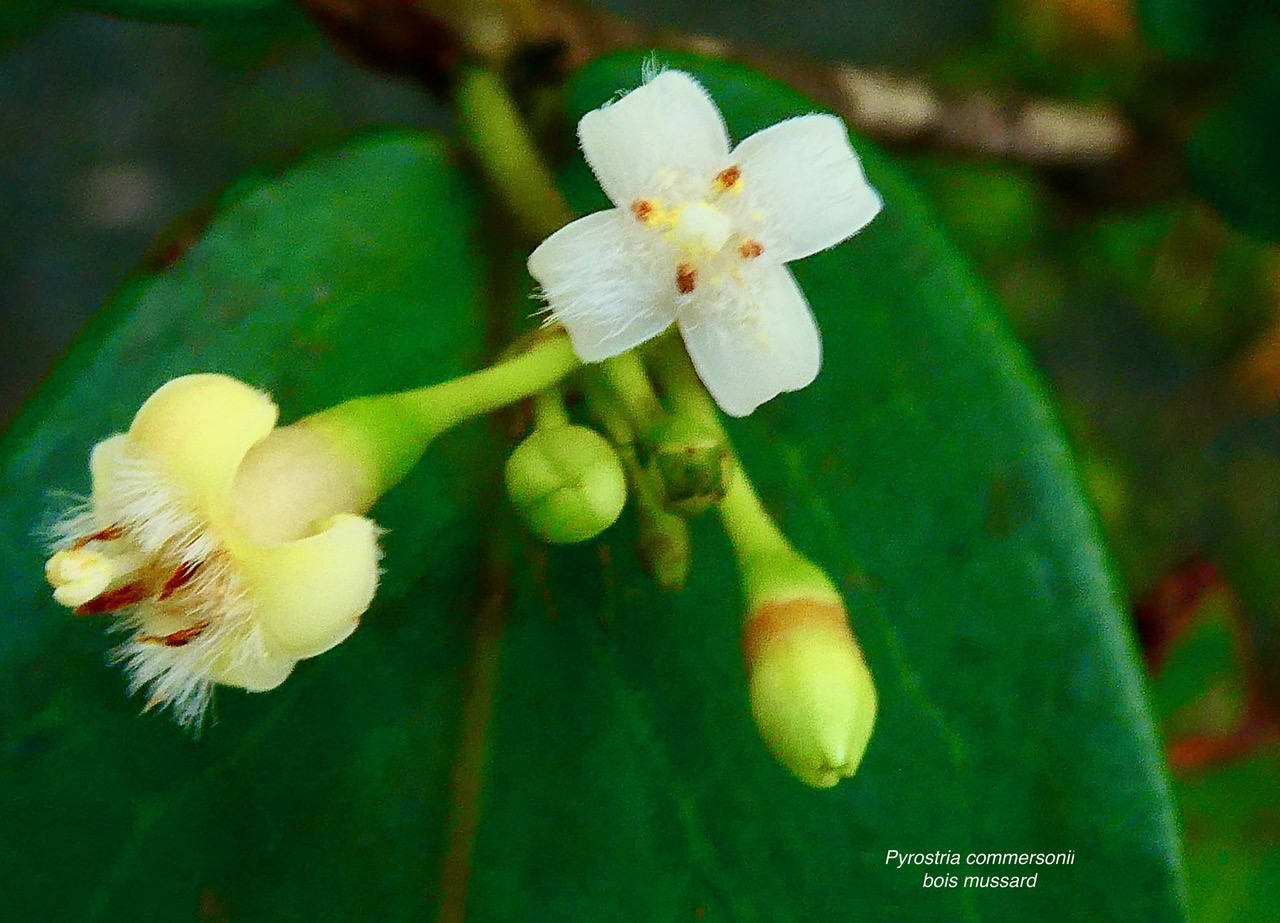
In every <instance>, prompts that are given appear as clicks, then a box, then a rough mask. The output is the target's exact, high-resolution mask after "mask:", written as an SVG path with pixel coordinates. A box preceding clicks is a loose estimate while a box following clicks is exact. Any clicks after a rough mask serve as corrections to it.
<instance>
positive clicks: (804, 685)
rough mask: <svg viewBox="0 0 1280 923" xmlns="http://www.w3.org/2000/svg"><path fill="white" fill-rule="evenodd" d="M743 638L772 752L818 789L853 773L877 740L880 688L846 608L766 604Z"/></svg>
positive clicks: (807, 601)
mask: <svg viewBox="0 0 1280 923" xmlns="http://www.w3.org/2000/svg"><path fill="white" fill-rule="evenodd" d="M742 644H743V650H744V652H745V654H746V660H747V674H748V677H749V680H750V689H751V713H752V715H753V717H754V718H755V721H756V726H757V727H758V728H759V729H760V736H761V737H763V738H764V741H765V744H766V745H768V747H769V749H770V750H771V751H772V752H773V755H774V756H775V757H777V759H778V761H779V762H780V763H782V765H783V766H785V767H786V768H787V769H789V770H790V771H791V772H792V773H793V774H794V775H795V776H796V777H797V778H799V779H800V781H802V782H804V783H806V784H808V785H812V786H814V787H815V788H830V787H831V786H833V785H835V784H836V783H837V782H839V781H840V780H841V779H844V778H848V777H849V776H852V775H853V774H854V773H855V772H856V771H857V769H858V765H859V764H860V763H861V762H862V757H863V754H864V753H865V752H866V749H867V744H868V742H869V741H870V739H871V729H872V727H873V726H874V724H875V719H876V690H875V686H874V685H873V683H872V680H871V672H870V671H869V670H868V669H867V665H866V662H865V661H864V660H863V658H862V652H861V650H859V648H858V644H857V642H856V641H855V640H854V637H853V632H852V631H851V630H850V629H849V621H848V617H847V616H846V614H845V610H844V606H843V605H840V604H835V603H832V602H830V601H829V600H820V599H811V598H798V599H790V600H787V601H785V602H772V603H768V604H766V605H763V606H761V607H759V608H758V609H756V610H755V611H754V612H752V613H751V614H750V616H748V618H747V623H746V626H745V628H744V630H743V636H742Z"/></svg>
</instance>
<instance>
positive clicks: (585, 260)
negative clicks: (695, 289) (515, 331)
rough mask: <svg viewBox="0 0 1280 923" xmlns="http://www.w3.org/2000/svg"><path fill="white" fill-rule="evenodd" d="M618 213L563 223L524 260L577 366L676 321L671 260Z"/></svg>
mask: <svg viewBox="0 0 1280 923" xmlns="http://www.w3.org/2000/svg"><path fill="white" fill-rule="evenodd" d="M666 246H667V245H666V243H665V242H664V241H663V240H662V239H661V238H660V237H658V236H657V235H655V234H651V233H648V232H646V230H645V229H644V228H643V227H642V226H640V224H639V223H638V222H637V221H636V220H635V219H634V218H633V217H632V216H631V215H630V214H629V213H624V212H623V211H622V210H620V209H610V210H609V211H606V212H596V213H595V214H594V215H587V217H585V218H579V219H578V220H577V221H575V222H573V223H572V224H569V225H566V226H565V227H563V228H561V229H560V230H558V231H556V232H555V233H554V234H552V235H551V236H550V237H548V238H547V239H546V240H544V241H543V242H542V243H541V244H540V245H539V246H538V249H536V250H534V251H533V253H532V255H530V257H529V273H530V274H531V275H532V276H533V277H534V278H535V279H537V280H538V284H539V285H540V286H541V287H542V296H543V297H544V298H545V299H546V301H547V304H548V305H549V307H550V308H551V313H552V315H553V316H554V317H555V319H556V320H558V321H560V323H562V324H564V327H565V329H566V330H568V331H569V339H570V340H572V341H573V349H574V351H575V352H576V353H577V354H578V357H579V358H580V359H582V361H583V362H599V361H600V360H601V359H608V358H609V357H610V356H616V355H618V354H620V353H624V352H626V351H627V350H628V349H631V348H632V347H633V346H636V345H638V344H640V343H643V342H644V341H645V340H649V339H652V338H653V337H655V336H657V335H658V334H659V333H661V332H662V331H663V330H665V329H667V327H669V326H670V325H671V322H672V321H674V320H675V294H676V292H675V281H674V272H675V269H674V267H675V262H676V261H675V259H674V258H673V257H671V256H670V254H668V253H666Z"/></svg>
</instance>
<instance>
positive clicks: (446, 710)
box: [0, 135, 482, 921]
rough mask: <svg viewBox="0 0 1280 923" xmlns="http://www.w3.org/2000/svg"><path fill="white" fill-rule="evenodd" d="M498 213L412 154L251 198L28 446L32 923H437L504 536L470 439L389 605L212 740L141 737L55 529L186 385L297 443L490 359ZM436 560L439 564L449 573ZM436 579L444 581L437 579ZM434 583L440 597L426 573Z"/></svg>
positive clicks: (459, 444)
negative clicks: (270, 421)
mask: <svg viewBox="0 0 1280 923" xmlns="http://www.w3.org/2000/svg"><path fill="white" fill-rule="evenodd" d="M475 215H476V208H475V202H474V201H473V197H472V195H471V193H470V192H469V191H468V188H467V186H466V185H465V184H464V183H463V182H462V181H461V180H460V179H459V178H458V174H457V172H456V169H455V167H454V166H453V165H452V164H451V162H450V157H449V155H448V154H447V153H446V152H445V150H444V147H443V146H442V145H441V144H440V143H439V142H437V141H434V140H431V139H426V138H422V137H416V136H407V135H406V136H396V135H393V136H385V137H381V138H378V139H374V140H370V141H366V142H363V143H361V144H359V145H356V146H352V147H349V148H346V149H344V150H340V151H337V152H335V153H333V154H329V155H325V156H321V157H317V158H315V159H313V160H311V161H310V162H308V163H306V164H304V165H303V166H300V167H298V168H296V169H294V170H293V171H291V172H289V173H287V174H285V175H284V176H282V177H280V178H279V179H276V180H271V181H268V182H265V183H261V184H260V185H258V186H257V187H256V188H252V189H249V190H244V189H241V190H239V191H236V192H234V193H232V194H230V197H229V199H228V200H227V201H225V202H223V203H221V205H220V206H219V208H218V209H217V217H216V218H215V219H214V221H213V222H212V224H211V225H210V226H209V227H208V228H207V230H205V231H204V233H203V235H202V236H201V237H200V239H199V241H198V242H197V243H196V244H195V245H194V246H193V247H192V248H191V249H190V250H189V251H188V252H187V253H186V254H185V255H184V256H182V257H181V258H180V259H179V260H178V261H177V262H176V263H175V264H174V265H172V266H171V267H170V268H168V269H167V270H165V271H164V272H163V273H161V274H159V275H155V276H145V277H142V278H139V279H138V280H136V281H135V282H134V283H133V284H131V285H130V286H129V287H128V288H127V289H126V290H125V291H124V292H123V293H122V294H121V295H120V296H119V298H118V299H117V300H116V301H115V303H114V304H113V305H111V306H110V307H108V308H107V309H106V312H105V314H104V316H103V317H102V318H100V319H99V320H98V321H97V322H96V323H95V324H94V325H93V326H92V327H91V329H89V330H88V331H87V332H86V333H85V334H84V335H83V337H82V338H81V341H80V343H79V344H78V345H77V346H76V348H75V349H74V350H73V352H72V354H71V355H70V356H69V357H68V359H67V360H66V361H65V362H64V363H63V365H62V366H61V367H60V368H59V369H58V370H57V372H56V373H55V374H54V376H53V377H52V378H51V380H50V381H49V382H48V383H47V384H46V386H45V387H44V389H43V390H42V391H41V393H40V395H39V396H38V398H37V400H36V401H35V402H34V403H33V404H32V405H31V406H30V407H29V408H28V410H27V411H26V413H25V414H24V416H23V417H21V418H20V419H19V421H18V423H17V424H16V425H15V426H14V428H13V429H12V430H11V431H10V433H9V434H8V435H7V437H6V438H5V440H4V442H3V445H2V447H0V510H2V513H3V515H2V519H0V574H2V575H3V591H0V600H2V602H0V611H3V613H4V617H3V619H0V855H2V856H3V857H4V858H3V859H2V860H0V893H2V894H3V895H4V897H3V899H2V902H0V903H2V905H3V913H2V914H0V915H3V916H4V917H5V918H6V919H13V920H63V919H77V920H78V919H103V920H139V921H141V920H155V921H171V920H184V919H193V918H195V917H196V916H197V914H198V913H199V914H203V916H202V917H201V918H202V919H210V920H213V919H235V920H242V919H252V920H289V919H318V918H323V919H341V920H355V919H361V918H370V917H367V916H366V912H367V911H368V908H372V907H376V908H379V909H378V910H377V912H376V913H375V914H374V915H373V918H380V919H412V918H416V917H418V916H420V915H421V914H422V913H423V907H424V905H425V904H426V903H427V898H426V896H425V892H426V888H427V887H428V886H427V885H424V884H423V882H424V881H426V882H430V881H431V880H433V878H434V877H435V876H436V874H437V873H436V871H435V869H436V865H437V863H438V856H439V855H440V843H441V842H442V839H443V833H442V829H443V827H442V825H443V819H444V799H443V798H442V797H441V792H442V791H443V790H444V788H445V786H446V783H447V778H448V772H449V764H450V760H451V755H450V753H451V740H452V735H453V734H454V730H455V727H456V720H455V717H454V716H455V715H456V704H457V700H458V688H457V687H458V683H459V675H458V669H457V665H458V664H459V663H460V662H461V660H462V659H463V657H464V653H465V650H466V648H467V634H466V620H465V618H464V617H463V615H464V613H465V612H466V610H467V606H468V602H469V597H470V594H471V593H472V580H473V569H472V568H471V567H469V566H468V564H467V561H468V560H470V559H471V558H472V557H474V549H473V547H472V545H473V544H474V542H475V536H476V533H477V528H476V522H477V518H478V517H477V515H476V513H475V511H474V510H473V509H472V506H473V501H472V500H471V499H470V497H471V496H472V495H473V491H472V489H471V485H472V484H473V483H474V479H472V478H469V477H465V476H464V475H463V474H461V472H463V471H465V470H467V466H466V464H464V459H466V460H468V462H469V460H470V459H472V458H473V457H474V455H475V451H476V447H475V446H474V445H471V444H469V443H467V442H466V441H465V437H464V438H463V439H459V438H458V437H456V436H450V437H446V438H445V439H444V440H442V442H441V443H440V444H439V445H438V446H437V451H434V452H433V453H432V456H431V458H430V459H428V462H427V463H426V464H425V465H424V466H423V468H422V470H420V471H418V472H417V473H416V474H415V475H414V476H413V477H411V478H410V480H409V481H408V482H407V483H406V484H405V485H403V486H402V488H401V489H400V491H398V492H397V493H396V494H395V495H393V496H392V497H391V498H389V499H388V501H387V502H385V503H383V504H382V505H380V507H379V509H378V512H377V514H376V515H377V518H378V520H379V522H380V523H381V524H382V525H384V526H386V527H387V528H389V529H390V530H391V531H390V534H391V535H394V536H395V538H394V539H391V540H388V541H387V543H386V548H387V558H386V561H385V566H386V568H387V572H388V573H387V576H386V579H385V580H384V583H383V587H382V589H381V592H380V600H379V603H378V605H377V606H375V609H374V610H373V612H371V613H370V615H369V616H367V620H366V623H365V625H364V627H362V629H361V630H360V631H359V632H357V633H356V636H355V637H353V638H352V639H351V641H350V642H349V643H347V644H344V645H342V647H341V648H340V649H339V650H337V651H334V652H333V654H332V656H326V657H324V658H322V659H320V660H318V661H312V662H308V663H305V664H302V665H300V667H299V668H298V671H297V672H296V673H295V676H294V677H292V678H291V679H290V680H289V682H288V683H287V684H286V685H285V687H283V689H282V690H281V691H280V692H278V693H273V694H270V695H256V696H254V695H246V694H242V693H237V692H224V693H223V694H221V695H220V696H219V700H218V703H217V705H218V709H217V719H218V720H217V721H216V723H215V724H214V725H213V726H212V727H210V728H208V729H207V730H206V731H205V733H204V735H203V737H202V739H200V740H199V741H195V740H192V739H190V737H189V735H185V734H183V733H181V732H179V731H178V729H177V728H176V727H175V726H174V725H173V724H172V723H171V722H170V721H169V720H168V719H167V718H166V717H163V716H158V715H153V716H149V717H139V716H138V710H139V703H138V702H137V701H133V702H130V701H127V700H126V699H125V698H124V695H123V691H124V690H123V685H124V684H123V678H122V677H121V676H120V675H119V671H117V670H115V669H111V668H108V667H107V666H106V665H105V664H104V657H105V655H106V653H107V651H108V650H109V648H110V647H111V646H112V645H113V643H114V642H113V641H112V640H111V639H110V638H107V637H104V636H103V633H102V631H101V630H100V626H99V625H97V624H95V623H92V622H84V621H81V620H75V619H72V618H70V617H68V614H67V612H66V610H62V609H60V608H59V607H57V606H54V605H52V604H51V602H50V601H49V599H48V598H47V588H45V587H42V586H41V576H40V574H41V564H40V559H41V557H42V554H41V550H42V548H41V544H42V543H41V539H40V537H39V526H40V523H41V521H42V520H43V519H45V518H47V516H48V515H49V513H50V512H51V511H55V510H56V509H57V508H58V507H60V506H63V505H65V503H66V502H67V501H66V499H65V498H63V497H59V496H58V495H57V494H56V493H54V491H56V490H59V489H64V490H71V491H83V490H86V489H87V487H88V482H87V471H86V468H85V461H86V458H87V453H88V451H89V448H90V446H91V445H92V444H93V442H94V441H96V440H98V439H100V438H103V437H104V436H106V435H108V434H109V433H111V432H112V431H118V430H120V429H122V428H124V427H126V426H127V425H128V423H129V420H130V419H131V417H132V414H133V412H134V411H135V410H136V408H137V406H138V405H139V403H140V401H141V400H142V399H143V398H144V397H145V396H146V395H147V394H148V393H150V391H151V390H153V389H154V388H155V387H156V386H158V385H159V384H160V383H161V382H163V381H164V380H165V379H167V378H169V377H171V376H175V375H179V374H183V373H187V372H192V371H200V370H205V371H209V370H217V371H223V372H227V373H230V374H233V375H237V376H239V377H242V378H243V379H245V380H247V381H249V382H251V383H253V384H255V385H258V386H262V387H264V388H267V389H269V390H270V391H272V392H273V393H274V395H275V396H276V398H277V400H278V402H279V403H280V405H281V408H282V411H283V414H284V417H285V419H292V418H296V417H297V416H298V415H301V414H304V413H307V412H310V411H313V410H316V409H319V408H321V407H323V406H326V405H327V404H329V403H332V402H335V401H337V400H339V399H342V398H344V397H347V396H351V395H354V394H358V393H371V392H377V391H382V390H387V389H397V388H402V387H406V386H410V385H414V384H420V383H424V382H429V381H434V380H438V379H440V378H442V377H445V376H448V375H450V374H455V373H457V372H458V371H461V370H463V369H466V368H469V367H474V366H475V364H476V363H477V362H478V361H479V341H480V332H481V331H480V329H479V326H478V322H477V321H476V320H475V318H476V317H477V316H479V315H478V313H477V310H476V304H475V302H476V301H477V299H478V298H479V294H480V291H481V289H480V279H481V272H482V269H481V266H480V263H479V260H478V257H477V255H476V253H475V252H473V251H474V250H475V243H474V233H475V232H474V229H473V223H474V219H475ZM424 550H429V552H430V553H429V554H428V553H424ZM428 569H429V570H430V573H426V572H427V571H428ZM424 574H425V576H424Z"/></svg>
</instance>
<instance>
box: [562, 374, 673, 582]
mask: <svg viewBox="0 0 1280 923" xmlns="http://www.w3.org/2000/svg"><path fill="white" fill-rule="evenodd" d="M582 379H583V383H582V388H583V393H584V395H585V397H586V400H587V406H588V408H590V411H591V414H592V415H593V416H594V417H595V418H596V420H597V421H598V422H599V424H600V426H601V427H603V428H604V431H605V432H606V433H607V434H608V435H609V441H610V442H612V443H613V445H614V448H615V449H616V450H617V452H618V457H619V458H620V459H621V460H622V467H623V468H624V469H625V470H626V472H627V480H628V482H629V483H630V485H631V497H632V500H633V501H634V502H635V506H636V516H637V521H638V528H639V536H638V539H639V552H640V559H641V561H642V562H643V563H644V566H645V568H646V569H647V570H648V572H649V575H650V576H651V577H653V579H654V581H655V582H656V583H657V584H658V586H659V587H661V588H662V589H664V590H667V591H670V592H676V591H678V590H681V589H683V588H684V584H685V581H686V580H687V579H688V577H689V564H690V560H691V557H692V544H691V542H690V539H689V524H688V523H687V522H685V520H684V519H683V517H680V516H677V515H676V514H675V513H673V512H671V511H670V510H668V509H667V508H666V507H665V506H664V505H663V502H662V488H661V487H660V486H659V484H658V483H657V480H656V475H655V474H654V472H653V471H652V470H649V469H646V468H644V467H642V466H641V465H640V460H639V458H637V457H636V434H635V430H634V429H633V428H632V423H631V420H630V419H629V415H628V414H627V412H626V410H625V409H624V408H623V407H622V404H621V402H620V401H619V400H618V398H617V396H616V394H615V392H614V391H613V390H612V389H611V388H610V387H609V386H608V385H607V384H605V382H604V376H603V374H601V373H600V371H599V370H592V371H591V372H588V373H587V374H584V375H583V376H582Z"/></svg>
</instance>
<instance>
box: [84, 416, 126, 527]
mask: <svg viewBox="0 0 1280 923" xmlns="http://www.w3.org/2000/svg"><path fill="white" fill-rule="evenodd" d="M128 444H129V441H128V440H127V439H126V438H125V437H124V436H112V437H111V438H109V439H104V440H102V441H101V442H99V443H98V444H97V445H95V446H94V447H93V451H92V452H91V453H90V454H89V474H90V476H91V477H92V481H93V511H94V518H95V519H96V520H97V522H98V526H99V528H103V529H105V528H106V527H107V526H110V525H114V524H115V523H116V521H117V520H119V519H120V518H121V515H122V513H123V511H124V510H123V506H122V505H121V503H120V502H119V501H120V499H121V498H120V494H119V491H118V490H117V487H116V485H118V484H120V481H121V472H122V471H123V469H124V466H125V464H126V461H125V451H126V447H127V446H128Z"/></svg>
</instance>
